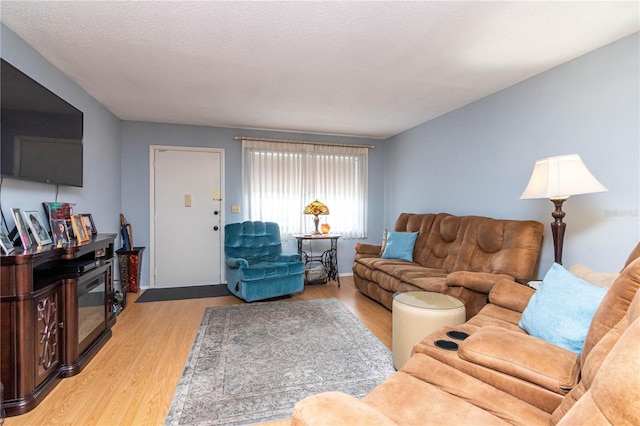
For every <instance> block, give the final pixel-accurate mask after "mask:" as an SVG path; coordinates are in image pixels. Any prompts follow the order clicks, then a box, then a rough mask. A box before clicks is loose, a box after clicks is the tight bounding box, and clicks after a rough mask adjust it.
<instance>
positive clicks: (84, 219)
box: [0, 202, 98, 255]
mask: <svg viewBox="0 0 640 426" xmlns="http://www.w3.org/2000/svg"><path fill="white" fill-rule="evenodd" d="M42 204H43V207H44V216H43V214H42V213H41V212H40V211H39V210H22V209H20V208H12V209H11V216H12V218H13V221H14V223H15V227H11V229H9V228H7V229H6V232H5V229H4V227H3V229H0V252H1V253H2V254H4V255H8V254H9V253H12V254H14V252H15V251H16V248H18V247H20V246H22V248H24V250H27V249H31V248H32V247H35V246H38V251H39V250H40V249H41V247H42V246H46V245H50V244H55V245H56V246H57V247H63V246H67V245H69V244H73V243H75V242H77V243H83V242H85V241H89V240H91V239H92V238H93V236H94V235H97V234H98V229H97V227H96V223H95V222H94V220H93V216H92V215H91V214H90V213H82V214H73V212H72V209H73V206H74V204H72V203H58V202H55V203H42ZM47 223H48V224H49V227H47V226H46V224H47ZM16 240H17V241H16ZM18 242H19V243H18Z"/></svg>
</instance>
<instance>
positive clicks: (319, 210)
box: [304, 200, 329, 235]
mask: <svg viewBox="0 0 640 426" xmlns="http://www.w3.org/2000/svg"><path fill="white" fill-rule="evenodd" d="M304 214H312V215H313V222H314V223H315V225H316V230H315V232H314V233H313V234H314V235H321V234H322V232H320V231H318V223H319V222H320V218H319V217H318V216H319V215H326V214H329V207H327V206H325V205H324V204H323V203H321V202H320V201H318V200H315V201H312V202H310V203H309V204H307V206H306V207H305V208H304Z"/></svg>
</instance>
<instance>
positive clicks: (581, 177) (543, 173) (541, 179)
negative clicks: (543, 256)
mask: <svg viewBox="0 0 640 426" xmlns="http://www.w3.org/2000/svg"><path fill="white" fill-rule="evenodd" d="M603 191H607V188H605V187H604V186H603V185H602V184H601V183H600V182H598V180H597V179H596V178H595V177H594V176H593V175H592V174H591V172H590V171H589V169H588V168H587V166H585V164H584V162H583V161H582V158H580V156H579V155H578V154H570V155H562V156H559V157H549V158H543V159H542V160H538V161H536V164H535V166H534V168H533V173H532V174H531V179H529V183H528V184H527V187H526V188H525V190H524V192H523V193H522V196H520V199H531V198H548V199H550V200H551V202H552V203H553V204H554V205H555V207H556V209H555V211H554V212H553V213H551V216H553V218H554V219H555V221H554V222H551V233H552V234H553V249H554V254H555V262H556V263H559V264H562V243H563V241H564V231H565V228H566V224H565V223H564V222H563V221H562V218H564V216H565V213H564V212H563V211H562V203H564V202H565V201H566V200H567V199H568V198H569V197H570V196H571V195H579V194H590V193H593V192H603Z"/></svg>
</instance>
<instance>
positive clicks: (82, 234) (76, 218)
mask: <svg viewBox="0 0 640 426" xmlns="http://www.w3.org/2000/svg"><path fill="white" fill-rule="evenodd" d="M71 226H72V227H73V233H74V234H75V236H76V240H77V241H78V242H79V243H82V242H84V241H89V240H90V239H91V237H90V236H89V231H87V228H86V227H85V226H84V219H83V218H82V215H79V214H74V215H72V216H71Z"/></svg>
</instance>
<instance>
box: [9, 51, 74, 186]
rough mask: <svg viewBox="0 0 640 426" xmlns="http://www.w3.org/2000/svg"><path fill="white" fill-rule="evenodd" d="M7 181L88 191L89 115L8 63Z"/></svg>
mask: <svg viewBox="0 0 640 426" xmlns="http://www.w3.org/2000/svg"><path fill="white" fill-rule="evenodd" d="M0 78H1V80H2V81H1V86H0V96H1V97H2V110H1V111H0V114H1V115H0V121H1V123H0V124H1V127H0V133H1V145H0V171H1V173H2V176H3V177H9V178H15V179H24V180H30V181H35V182H46V183H52V184H56V185H67V186H80V187H81V186H82V134H83V114H82V111H80V110H78V109H77V108H75V107H74V106H72V105H71V104H69V103H68V102H67V101H65V100H64V99H62V98H60V97H59V96H57V95H56V94H54V93H53V92H51V91H50V90H48V89H47V88H45V87H44V86H42V85H41V84H40V83H38V82H36V81H35V80H33V79H32V78H30V77H29V76H27V75H26V74H24V73H23V72H21V71H20V70H18V69H17V68H15V67H14V66H13V65H11V64H9V63H8V62H7V61H5V60H4V59H2V68H1V69H0Z"/></svg>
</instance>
